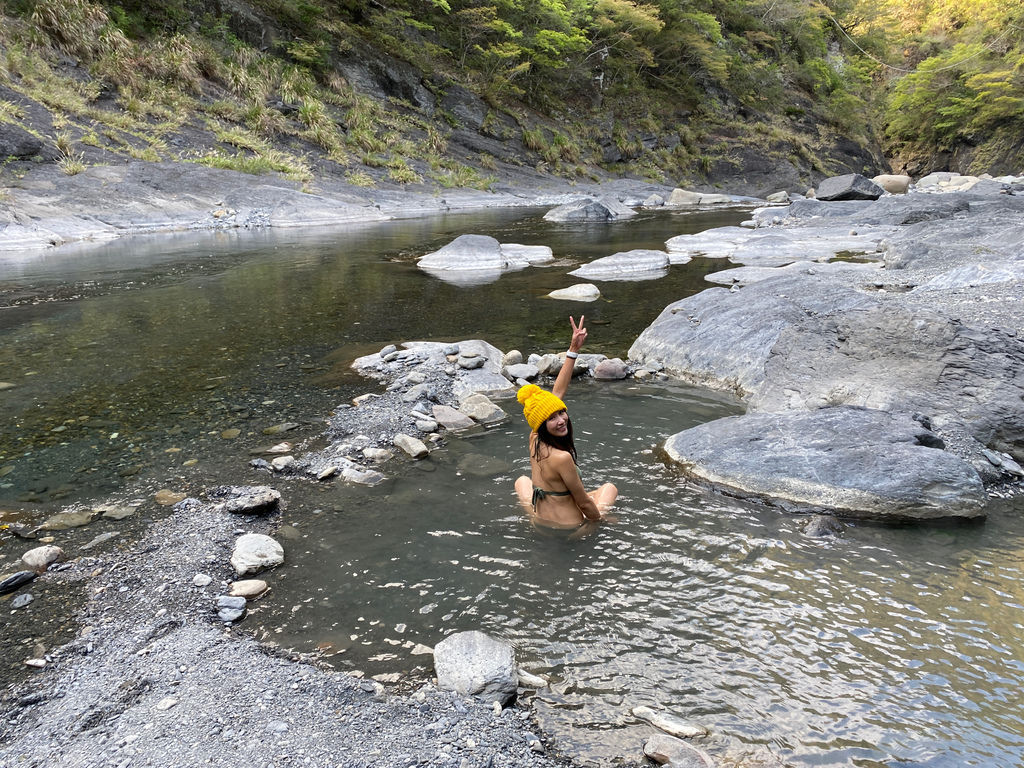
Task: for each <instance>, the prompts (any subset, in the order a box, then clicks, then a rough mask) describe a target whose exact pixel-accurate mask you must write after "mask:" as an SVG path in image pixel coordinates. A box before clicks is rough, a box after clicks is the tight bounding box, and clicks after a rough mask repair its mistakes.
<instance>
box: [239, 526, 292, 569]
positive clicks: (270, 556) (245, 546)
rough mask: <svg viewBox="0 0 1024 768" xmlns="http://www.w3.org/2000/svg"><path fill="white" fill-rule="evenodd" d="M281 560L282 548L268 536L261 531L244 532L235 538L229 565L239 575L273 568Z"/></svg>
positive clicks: (282, 555) (282, 556)
mask: <svg viewBox="0 0 1024 768" xmlns="http://www.w3.org/2000/svg"><path fill="white" fill-rule="evenodd" d="M283 562H284V548H283V547H282V546H281V545H280V544H278V543H277V542H276V541H274V539H272V538H270V537H269V536H266V535H264V534H262V533H246V534H243V535H242V536H239V537H238V539H236V540H235V550H234V552H232V553H231V566H232V567H233V568H234V569H235V573H236V574H238V575H239V576H244V575H245V574H247V573H256V572H257V571H262V570H264V569H265V568H273V567H274V566H276V565H280V564H281V563H283Z"/></svg>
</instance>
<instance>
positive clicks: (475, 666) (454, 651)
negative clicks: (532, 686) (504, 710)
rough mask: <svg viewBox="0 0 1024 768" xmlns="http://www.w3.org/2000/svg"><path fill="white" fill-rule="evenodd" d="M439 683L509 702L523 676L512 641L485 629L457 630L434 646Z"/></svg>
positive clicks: (488, 699) (439, 684) (492, 699)
mask: <svg viewBox="0 0 1024 768" xmlns="http://www.w3.org/2000/svg"><path fill="white" fill-rule="evenodd" d="M434 670H435V672H436V673H437V685H438V687H439V688H440V689H441V690H443V691H455V692H456V693H459V694H462V695H463V696H478V697H480V698H482V699H484V700H485V701H500V702H501V703H502V704H504V703H506V702H508V701H509V700H510V699H511V698H512V697H513V696H515V694H516V687H517V685H518V683H519V677H518V673H517V670H516V659H515V652H514V651H513V650H512V646H511V645H509V644H508V643H505V642H502V641H500V640H495V639H494V638H492V637H490V636H488V635H486V634H484V633H483V632H477V631H470V632H457V633H455V634H454V635H449V636H448V637H446V638H445V639H444V640H442V641H441V642H439V643H438V644H437V645H436V646H435V647H434Z"/></svg>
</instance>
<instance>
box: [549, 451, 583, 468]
mask: <svg viewBox="0 0 1024 768" xmlns="http://www.w3.org/2000/svg"><path fill="white" fill-rule="evenodd" d="M547 460H548V461H549V462H550V463H551V466H552V467H554V468H555V469H557V470H558V472H559V473H560V474H564V473H565V472H568V471H569V470H573V471H575V470H574V467H575V466H576V463H575V462H574V461H573V460H572V455H571V454H570V453H569V452H568V451H563V450H561V449H559V448H551V447H549V449H548V455H547Z"/></svg>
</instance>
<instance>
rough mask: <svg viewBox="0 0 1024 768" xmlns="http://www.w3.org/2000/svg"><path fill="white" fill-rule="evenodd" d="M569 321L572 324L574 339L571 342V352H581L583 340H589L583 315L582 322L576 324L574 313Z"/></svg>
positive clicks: (581, 316)
mask: <svg viewBox="0 0 1024 768" xmlns="http://www.w3.org/2000/svg"><path fill="white" fill-rule="evenodd" d="M569 323H570V324H571V325H572V341H570V342H569V351H570V352H579V351H580V349H582V348H583V342H584V341H586V340H587V329H586V328H584V327H583V315H580V323H579V325H577V324H576V321H575V320H574V319H573V317H572V315H570V316H569Z"/></svg>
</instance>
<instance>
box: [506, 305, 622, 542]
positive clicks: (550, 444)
mask: <svg viewBox="0 0 1024 768" xmlns="http://www.w3.org/2000/svg"><path fill="white" fill-rule="evenodd" d="M569 322H570V323H571V324H572V340H571V341H570V342H569V351H568V352H566V353H565V360H564V362H563V363H562V369H561V370H560V371H559V372H558V376H557V377H556V379H555V385H554V386H553V387H552V388H551V392H546V391H544V390H543V389H541V388H540V387H538V386H536V385H535V384H527V385H526V386H525V387H523V388H521V389H520V390H519V393H518V394H517V398H518V400H519V402H520V403H522V404H523V415H524V416H525V417H526V421H527V423H528V424H529V425H530V428H531V429H532V430H533V431H532V432H531V433H530V475H531V476H530V477H526V476H525V475H524V476H522V477H520V478H519V479H518V480H516V493H517V494H518V495H519V500H520V502H521V503H522V504H523V506H524V507H525V508H526V509H527V510H528V511H529V513H530V515H531V517H532V519H533V522H534V523H536V524H538V525H545V526H550V527H553V528H569V529H575V528H580V527H582V526H585V525H587V524H588V523H597V522H600V521H601V520H604V519H607V518H606V517H605V516H604V512H605V510H607V509H608V508H609V507H610V506H611V505H612V504H613V503H614V502H615V498H616V497H617V496H618V495H619V491H618V489H617V488H616V487H615V486H614V485H612V484H611V483H605V484H604V485H602V486H601V487H600V488H598V489H597V490H595V491H591V492H590V493H587V491H586V490H585V489H584V488H583V480H582V479H581V478H580V473H579V469H578V468H577V466H576V446H575V444H574V443H573V439H572V422H571V421H570V420H569V414H568V412H567V411H566V409H565V403H563V402H562V398H563V397H565V393H566V390H568V389H569V382H570V381H571V380H572V370H573V367H574V366H575V364H576V358H577V357H579V351H580V349H581V348H582V347H583V342H584V341H586V338H587V329H586V328H584V327H583V316H582V315H581V316H580V324H579V325H576V321H575V320H574V319H573V318H572V317H570V318H569Z"/></svg>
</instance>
